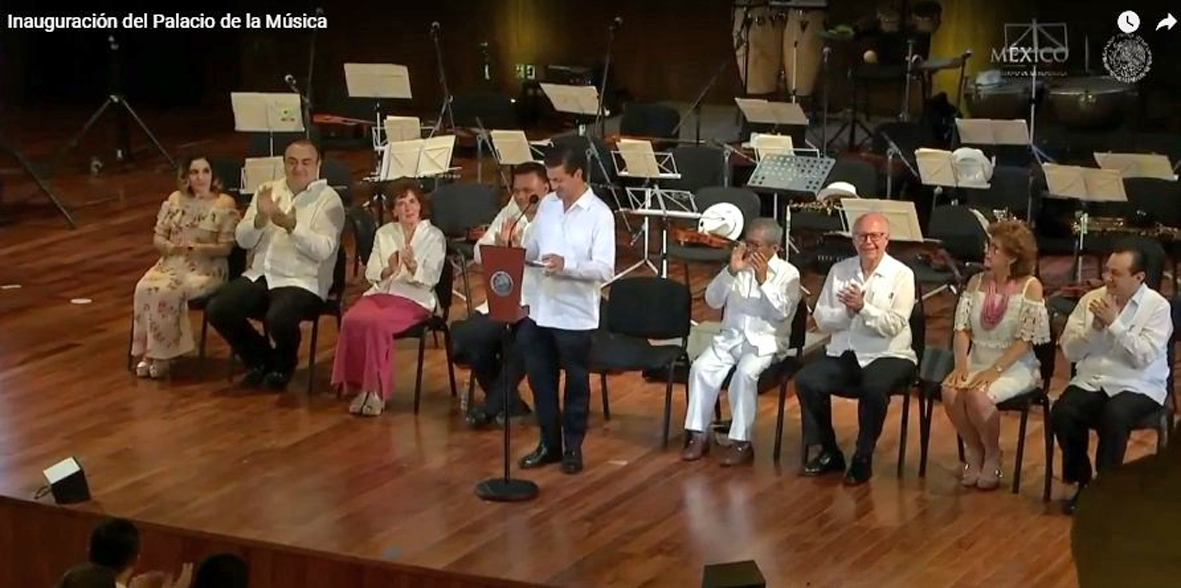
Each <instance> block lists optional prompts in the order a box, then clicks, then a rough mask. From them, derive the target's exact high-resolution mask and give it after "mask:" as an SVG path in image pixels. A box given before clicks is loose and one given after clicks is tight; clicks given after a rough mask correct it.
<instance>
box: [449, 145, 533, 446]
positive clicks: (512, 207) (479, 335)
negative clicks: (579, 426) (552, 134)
mask: <svg viewBox="0 0 1181 588" xmlns="http://www.w3.org/2000/svg"><path fill="white" fill-rule="evenodd" d="M549 190H550V188H549V177H548V176H547V175H546V171H545V166H544V165H541V164H540V163H535V162H529V163H523V164H521V165H518V166H515V167H514V168H513V194H512V198H511V199H510V200H509V201H508V204H505V205H504V208H502V209H501V210H500V213H498V214H497V215H496V218H495V219H493V220H492V224H491V225H488V231H487V232H485V233H484V235H483V236H482V237H480V239H479V240H478V241H476V247H475V260H476V263H480V262H481V258H480V248H481V247H483V246H485V245H499V246H504V245H511V246H512V247H521V246H522V244H523V243H524V242H525V236H526V235H527V234H528V231H529V228H530V226H531V225H532V223H533V218H534V217H535V216H536V215H537V205H538V203H540V202H541V199H542V198H543V197H544V196H545V195H546V194H548V193H549ZM540 273H541V270H540V269H538V268H536V267H532V266H525V273H524V275H523V276H522V278H521V305H522V306H524V307H526V308H528V306H529V299H530V298H531V297H532V296H533V292H534V291H535V290H536V289H537V282H538V281H539V280H540V279H541V278H540V275H539V274H540ZM487 313H488V303H487V302H485V303H484V304H482V305H480V307H479V308H477V309H476V312H475V314H473V315H472V316H470V317H468V318H466V319H463V320H458V321H455V322H454V323H452V324H451V352H452V355H453V357H455V359H456V360H458V361H463V362H466V363H468V364H469V365H471V366H472V374H473V375H474V376H475V378H476V381H477V382H479V383H480V387H481V388H483V389H484V402H483V403H480V404H475V403H473V404H474V405H473V406H470V407H468V413H467V415H466V419H467V423H468V424H469V425H471V426H473V427H482V426H485V425H488V424H490V423H491V422H492V421H493V419H495V418H497V417H498V416H499V417H503V416H504V413H503V411H504V396H503V395H504V392H505V386H506V385H507V387H508V394H509V399H508V400H509V415H508V416H510V417H515V416H523V415H527V414H529V412H530V411H529V406H528V405H527V404H525V403H524V402H523V401H522V400H521V393H520V391H519V390H518V389H517V387H518V386H520V385H521V381H522V380H524V379H525V358H524V357H523V356H522V355H521V352H520V350H519V349H518V346H517V345H516V344H515V339H516V337H515V333H516V331H517V327H519V326H520V325H521V322H523V320H524V319H522V321H518V322H517V323H515V324H514V325H513V326H512V331H513V333H514V336H513V337H512V338H511V341H513V342H512V343H510V344H509V346H508V349H503V347H504V344H505V343H506V341H505V335H504V325H503V324H502V323H499V322H497V321H494V320H491V319H489V318H488V314H487ZM502 354H507V356H508V357H507V361H506V358H503V357H502ZM504 364H507V368H508V369H507V370H504V371H503V372H502V366H504Z"/></svg>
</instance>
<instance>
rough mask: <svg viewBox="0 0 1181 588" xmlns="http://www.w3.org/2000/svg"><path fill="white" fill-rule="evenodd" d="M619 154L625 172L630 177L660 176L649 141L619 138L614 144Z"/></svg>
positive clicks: (658, 166)
mask: <svg viewBox="0 0 1181 588" xmlns="http://www.w3.org/2000/svg"><path fill="white" fill-rule="evenodd" d="M616 148H617V149H618V151H619V156H620V157H621V158H623V163H624V166H625V168H624V170H625V173H626V174H627V175H629V176H632V177H639V178H655V177H659V176H660V164H658V163H657V162H656V153H655V152H654V151H653V150H652V142H651V141H643V140H636V139H620V140H619V142H618V143H617V144H616Z"/></svg>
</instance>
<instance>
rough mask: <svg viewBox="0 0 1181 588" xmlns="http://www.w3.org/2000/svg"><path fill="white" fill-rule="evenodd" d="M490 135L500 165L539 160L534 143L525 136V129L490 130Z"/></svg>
mask: <svg viewBox="0 0 1181 588" xmlns="http://www.w3.org/2000/svg"><path fill="white" fill-rule="evenodd" d="M488 136H489V138H490V139H491V140H492V148H493V150H494V151H495V153H496V161H497V162H499V163H500V165H521V164H522V163H530V162H536V161H539V159H538V157H537V155H538V154H537V153H535V152H534V147H533V145H532V144H530V143H529V139H528V137H526V136H525V131H521V130H508V131H490V132H489V133H488Z"/></svg>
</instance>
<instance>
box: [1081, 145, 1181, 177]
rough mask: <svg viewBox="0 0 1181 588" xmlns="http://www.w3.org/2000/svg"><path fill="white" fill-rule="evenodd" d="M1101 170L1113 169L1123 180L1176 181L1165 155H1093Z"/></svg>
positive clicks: (1175, 175) (1170, 164) (1171, 165)
mask: <svg viewBox="0 0 1181 588" xmlns="http://www.w3.org/2000/svg"><path fill="white" fill-rule="evenodd" d="M1095 162H1096V163H1098V164H1099V167H1100V168H1102V169H1114V170H1116V171H1118V172H1119V173H1120V175H1121V176H1123V177H1124V178H1155V179H1158V180H1169V181H1174V182H1175V181H1177V174H1174V173H1173V164H1172V163H1170V162H1169V158H1168V156H1166V155H1159V154H1156V153H1098V152H1097V153H1095Z"/></svg>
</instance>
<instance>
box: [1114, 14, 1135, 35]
mask: <svg viewBox="0 0 1181 588" xmlns="http://www.w3.org/2000/svg"><path fill="white" fill-rule="evenodd" d="M1116 26H1118V27H1119V30H1121V31H1123V32H1124V33H1125V34H1128V35H1130V34H1132V33H1134V32H1136V30H1137V29H1139V28H1140V15H1139V14H1136V12H1135V11H1132V10H1125V11H1123V12H1121V13H1120V15H1119V19H1118V20H1116Z"/></svg>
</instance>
